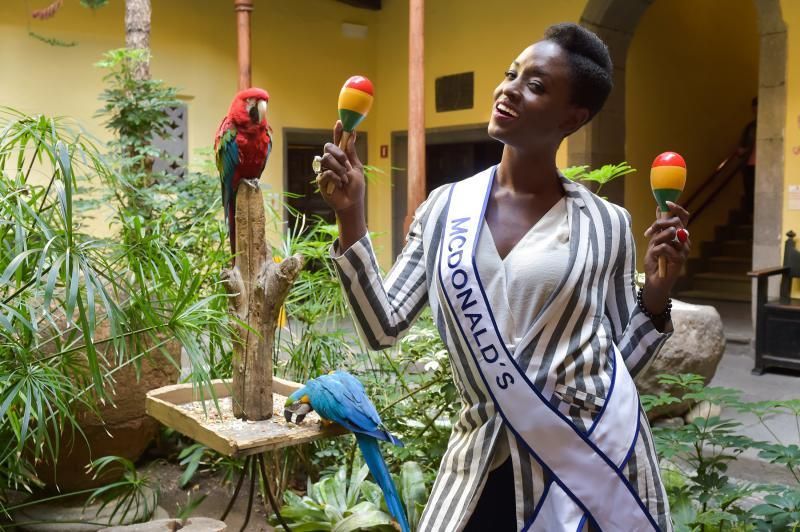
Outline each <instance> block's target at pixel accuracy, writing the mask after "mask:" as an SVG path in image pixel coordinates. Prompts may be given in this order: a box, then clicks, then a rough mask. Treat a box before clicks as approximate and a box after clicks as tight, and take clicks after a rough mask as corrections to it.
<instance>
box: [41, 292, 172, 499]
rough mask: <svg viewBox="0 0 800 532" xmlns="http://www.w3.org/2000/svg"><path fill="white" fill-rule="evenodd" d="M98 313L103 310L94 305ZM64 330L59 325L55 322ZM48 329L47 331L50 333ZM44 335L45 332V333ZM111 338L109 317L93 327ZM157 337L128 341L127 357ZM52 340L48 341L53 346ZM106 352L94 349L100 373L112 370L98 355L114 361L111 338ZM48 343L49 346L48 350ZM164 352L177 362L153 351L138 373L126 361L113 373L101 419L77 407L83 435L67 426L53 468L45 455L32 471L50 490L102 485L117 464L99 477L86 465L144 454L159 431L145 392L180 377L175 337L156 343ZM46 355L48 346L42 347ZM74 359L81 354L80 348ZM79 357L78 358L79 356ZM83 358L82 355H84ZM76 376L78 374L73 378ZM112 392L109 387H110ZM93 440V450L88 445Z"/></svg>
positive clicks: (116, 474) (114, 473) (99, 336)
mask: <svg viewBox="0 0 800 532" xmlns="http://www.w3.org/2000/svg"><path fill="white" fill-rule="evenodd" d="M96 312H97V313H98V315H102V309H101V308H99V307H98V309H97V311H96ZM59 326H60V327H62V328H63V324H59ZM48 332H50V331H48ZM45 334H46V333H45ZM109 336H110V330H109V326H108V321H107V320H103V321H102V322H100V324H99V325H98V327H97V330H96V331H95V336H94V338H95V342H97V341H101V340H103V339H105V338H108V337H109ZM161 341H162V340H161V339H152V338H149V337H148V338H144V337H139V338H138V339H137V342H136V343H138V344H139V345H136V343H135V342H134V341H130V342H128V346H127V349H128V352H127V354H126V357H130V356H133V355H135V354H136V353H139V352H141V351H143V350H147V349H150V348H151V346H153V345H154V344H155V342H159V343H161ZM52 345H53V343H52V342H51V343H50V346H52ZM100 345H103V346H105V349H104V350H99V351H98V358H99V359H100V360H101V371H103V372H104V373H105V372H107V371H110V370H111V369H113V368H114V365H113V363H112V364H103V363H102V359H103V358H105V360H110V361H114V358H115V357H114V353H113V350H112V349H111V347H110V342H109V343H106V344H100ZM52 349H53V348H52V347H50V350H51V351H52ZM160 349H163V350H164V351H166V352H167V353H168V354H169V356H170V357H171V358H172V360H174V361H175V362H174V363H172V362H170V361H169V360H168V358H167V357H166V356H165V355H164V354H162V353H161V352H159V349H154V350H152V351H151V352H150V354H149V355H148V356H146V357H142V358H141V359H140V360H141V366H140V374H139V377H138V378H137V372H136V368H135V365H134V364H129V365H127V366H125V367H124V368H122V369H120V370H118V371H116V372H115V373H114V374H113V378H114V390H113V394H110V395H111V400H112V401H113V404H108V403H107V404H105V405H102V404H101V405H98V410H99V414H100V417H98V416H97V415H95V414H94V413H92V412H90V411H89V410H88V409H86V408H84V407H82V406H77V407H76V410H75V414H76V418H77V419H78V421H79V424H80V427H81V430H82V431H83V435H81V434H80V433H73V431H71V430H69V429H64V430H62V431H60V432H59V437H60V439H61V442H60V444H59V445H60V450H61V451H60V454H59V456H58V460H57V464H56V466H55V467H53V465H52V462H51V460H50V457H49V456H47V455H45V456H44V457H42V460H41V461H39V462H38V463H37V464H36V472H37V475H38V476H39V478H40V479H41V480H42V481H44V482H45V483H46V484H47V486H48V487H49V488H50V490H51V491H52V490H53V488H54V487H56V486H57V487H58V491H59V492H69V491H78V490H82V489H87V488H93V487H98V486H102V485H103V484H107V483H109V482H112V481H114V480H116V479H117V478H119V476H120V475H121V473H122V470H121V469H120V468H116V469H112V468H107V469H108V474H104V475H102V476H101V477H99V478H97V479H93V478H92V474H88V473H87V471H86V465H87V464H88V463H89V462H91V461H92V460H95V459H97V458H100V457H103V456H110V455H114V456H121V457H123V458H127V459H128V460H131V461H133V462H135V461H136V460H138V459H139V457H140V456H141V455H142V453H144V451H145V450H146V449H147V447H148V446H149V445H150V443H151V442H152V441H153V439H154V438H155V436H156V435H157V433H158V427H159V424H158V422H157V421H156V420H155V419H153V418H151V417H150V416H148V415H147V414H146V413H145V395H146V394H147V392H148V391H150V390H153V389H155V388H160V387H162V386H167V385H170V384H175V382H176V380H177V378H178V372H179V369H178V367H176V365H178V364H179V363H180V349H181V345H180V343H179V342H178V341H176V340H169V341H166V342H164V343H163V345H162V346H161V347H160ZM43 351H44V352H45V353H44V354H45V355H47V354H52V353H47V349H45V350H43ZM75 356H76V358H77V357H85V355H84V353H83V352H79V353H77V354H76V355H75ZM79 360H80V359H79ZM83 360H85V358H83ZM76 378H81V377H77V376H76ZM109 391H110V389H109ZM87 441H88V442H89V444H91V449H90V447H89V444H87Z"/></svg>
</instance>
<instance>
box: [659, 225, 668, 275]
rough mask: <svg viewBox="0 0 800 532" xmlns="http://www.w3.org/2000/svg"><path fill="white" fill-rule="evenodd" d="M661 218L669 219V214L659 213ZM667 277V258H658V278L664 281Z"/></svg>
mask: <svg viewBox="0 0 800 532" xmlns="http://www.w3.org/2000/svg"><path fill="white" fill-rule="evenodd" d="M659 218H662V219H663V218H669V213H668V212H660V211H659ZM666 276H667V258H666V257H663V256H661V257H658V278H659V279H663V278H664V277H666Z"/></svg>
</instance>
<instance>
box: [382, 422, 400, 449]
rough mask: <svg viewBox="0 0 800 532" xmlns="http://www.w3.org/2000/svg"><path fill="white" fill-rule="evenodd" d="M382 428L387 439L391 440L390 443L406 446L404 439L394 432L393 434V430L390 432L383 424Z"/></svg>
mask: <svg viewBox="0 0 800 532" xmlns="http://www.w3.org/2000/svg"><path fill="white" fill-rule="evenodd" d="M380 429H381V430H382V431H383V433H384V434H385V435H386V441H388V442H389V443H391V444H392V445H397V446H398V447H405V444H404V443H403V442H402V440H400V438H398V437H396V436H395V435H394V434H392V433H391V432H389V431H388V430H387V429H386V427H384V426H383V425H381V426H380Z"/></svg>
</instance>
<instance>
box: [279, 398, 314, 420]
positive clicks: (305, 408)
mask: <svg viewBox="0 0 800 532" xmlns="http://www.w3.org/2000/svg"><path fill="white" fill-rule="evenodd" d="M312 410H313V408H311V405H310V404H309V403H305V402H300V401H297V402H290V401H289V400H288V399H287V400H286V405H285V406H284V407H283V417H285V418H286V422H287V423H291V422H292V414H295V416H296V417H295V420H294V422H295V423H301V422H302V421H303V419H304V418H305V417H306V414H308V413H309V412H311V411H312Z"/></svg>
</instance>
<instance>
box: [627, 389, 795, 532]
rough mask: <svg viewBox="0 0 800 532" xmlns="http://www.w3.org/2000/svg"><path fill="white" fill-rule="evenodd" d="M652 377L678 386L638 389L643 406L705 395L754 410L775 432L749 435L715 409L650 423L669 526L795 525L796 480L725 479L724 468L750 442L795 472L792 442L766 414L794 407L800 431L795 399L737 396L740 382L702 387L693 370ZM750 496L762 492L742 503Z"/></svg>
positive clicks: (716, 401) (743, 527) (783, 527)
mask: <svg viewBox="0 0 800 532" xmlns="http://www.w3.org/2000/svg"><path fill="white" fill-rule="evenodd" d="M659 380H660V382H661V383H662V384H665V385H668V386H671V387H674V389H677V390H679V392H678V393H676V394H671V393H663V394H661V395H659V396H652V395H649V396H648V395H643V396H642V404H643V405H644V407H645V409H647V410H649V409H651V408H654V407H656V406H661V405H665V404H671V403H676V402H680V401H684V400H689V401H691V402H692V403H701V402H708V403H709V404H714V405H718V406H720V407H721V408H722V409H723V411H724V410H725V409H733V410H737V411H739V412H747V413H752V414H754V415H755V416H756V418H757V419H758V420H759V422H760V423H761V424H762V425H763V426H764V427H765V428H766V429H767V430H768V431H769V432H770V433H772V435H773V437H774V441H772V442H762V441H756V440H753V439H752V438H750V437H748V436H746V435H744V434H743V433H742V432H743V430H742V429H743V426H742V424H741V423H740V422H739V421H736V420H732V419H727V418H725V417H722V416H709V417H696V418H694V419H693V420H691V421H690V422H688V423H686V424H685V425H683V426H680V427H669V428H666V427H658V426H655V427H653V436H654V438H655V443H656V449H657V451H658V454H659V457H660V458H661V459H662V460H663V462H664V465H663V467H662V473H663V478H664V483H665V486H666V489H667V494H668V496H669V500H670V508H671V511H672V517H673V522H674V524H675V529H676V531H695V530H698V531H702V532H709V531H721V530H753V529H757V530H793V529H798V528H797V526H798V524H797V523H798V522H800V513H799V511H800V507H799V506H798V501H800V491H799V488H800V483H798V485H797V486H783V485H780V484H750V483H742V482H738V481H734V480H733V479H731V478H730V477H729V476H728V469H729V466H730V464H731V463H732V462H734V461H735V460H737V458H738V457H740V456H741V455H742V453H744V452H745V451H746V450H748V449H753V448H754V449H759V456H760V457H761V458H763V459H765V460H766V461H768V462H771V463H773V464H778V465H782V466H784V467H786V468H787V470H789V471H790V472H791V473H792V475H794V478H795V479H796V480H797V478H798V463H799V462H798V448H797V445H796V444H794V443H790V444H786V443H784V442H781V441H780V439H779V438H778V437H777V435H776V434H775V432H774V431H773V430H772V429H771V427H770V426H769V419H770V417H772V416H773V415H774V414H777V413H789V414H793V415H794V416H795V419H796V421H798V438H800V420H798V412H799V411H798V406H800V401H798V400H789V401H761V402H748V401H744V400H742V398H741V392H740V391H739V390H734V389H730V388H722V387H705V385H704V379H703V377H701V376H699V375H677V376H673V375H661V376H660V377H659ZM754 498H763V500H764V503H762V504H757V505H755V506H753V507H752V508H749V507H748V506H752V503H748V502H747V501H748V500H753V499H754ZM792 527H795V528H792Z"/></svg>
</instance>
